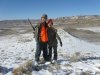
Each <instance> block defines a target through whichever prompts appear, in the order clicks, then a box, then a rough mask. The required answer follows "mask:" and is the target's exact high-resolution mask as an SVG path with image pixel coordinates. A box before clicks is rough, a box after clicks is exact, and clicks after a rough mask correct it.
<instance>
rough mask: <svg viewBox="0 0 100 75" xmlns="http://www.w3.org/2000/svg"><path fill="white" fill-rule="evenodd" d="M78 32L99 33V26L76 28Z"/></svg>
mask: <svg viewBox="0 0 100 75" xmlns="http://www.w3.org/2000/svg"><path fill="white" fill-rule="evenodd" d="M77 29H78V30H90V31H93V32H97V33H100V26H98V27H86V28H77Z"/></svg>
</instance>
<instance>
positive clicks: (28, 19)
mask: <svg viewBox="0 0 100 75" xmlns="http://www.w3.org/2000/svg"><path fill="white" fill-rule="evenodd" d="M28 22H29V23H30V25H31V27H32V29H33V30H34V31H35V27H34V26H33V25H32V23H31V21H30V19H29V18H28Z"/></svg>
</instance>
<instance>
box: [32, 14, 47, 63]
mask: <svg viewBox="0 0 100 75" xmlns="http://www.w3.org/2000/svg"><path fill="white" fill-rule="evenodd" d="M46 21H47V15H46V14H44V15H42V17H41V23H40V24H39V25H37V26H36V27H35V32H34V36H35V40H36V52H35V61H36V62H35V65H38V63H39V62H40V59H39V58H40V54H41V51H43V58H44V61H47V60H48V56H47V42H48V34H47V29H48V25H47V23H46Z"/></svg>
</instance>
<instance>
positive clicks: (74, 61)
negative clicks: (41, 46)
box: [0, 29, 100, 75]
mask: <svg viewBox="0 0 100 75" xmlns="http://www.w3.org/2000/svg"><path fill="white" fill-rule="evenodd" d="M58 34H59V36H60V37H61V39H62V42H63V46H62V47H60V45H59V43H58V61H59V65H57V66H56V68H55V67H53V69H52V70H53V71H51V70H48V69H42V70H40V71H33V72H32V75H81V74H82V73H89V74H90V75H100V45H95V44H93V43H89V42H85V41H83V40H80V39H78V38H75V37H73V36H71V35H70V34H69V33H67V32H65V31H64V30H62V29H59V30H58ZM35 46H36V42H35V39H34V38H33V34H32V33H26V34H20V35H14V34H13V35H7V36H1V37H0V66H1V67H2V68H5V69H12V68H14V67H16V66H18V65H20V64H21V63H23V62H25V61H27V60H33V61H34V54H35ZM83 58H84V60H83ZM2 68H1V69H2ZM5 69H4V70H5ZM1 75H2V74H1ZM3 75H12V70H9V71H8V72H5V73H3ZM84 75H85V74H84Z"/></svg>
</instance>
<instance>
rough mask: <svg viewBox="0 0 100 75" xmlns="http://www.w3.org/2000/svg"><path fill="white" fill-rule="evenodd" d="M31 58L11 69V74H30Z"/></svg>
mask: <svg viewBox="0 0 100 75" xmlns="http://www.w3.org/2000/svg"><path fill="white" fill-rule="evenodd" d="M32 63H33V62H32V60H28V61H27V62H25V63H23V64H21V65H20V66H19V67H17V68H14V69H13V75H23V74H27V75H31V73H32V66H33V64H32Z"/></svg>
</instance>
